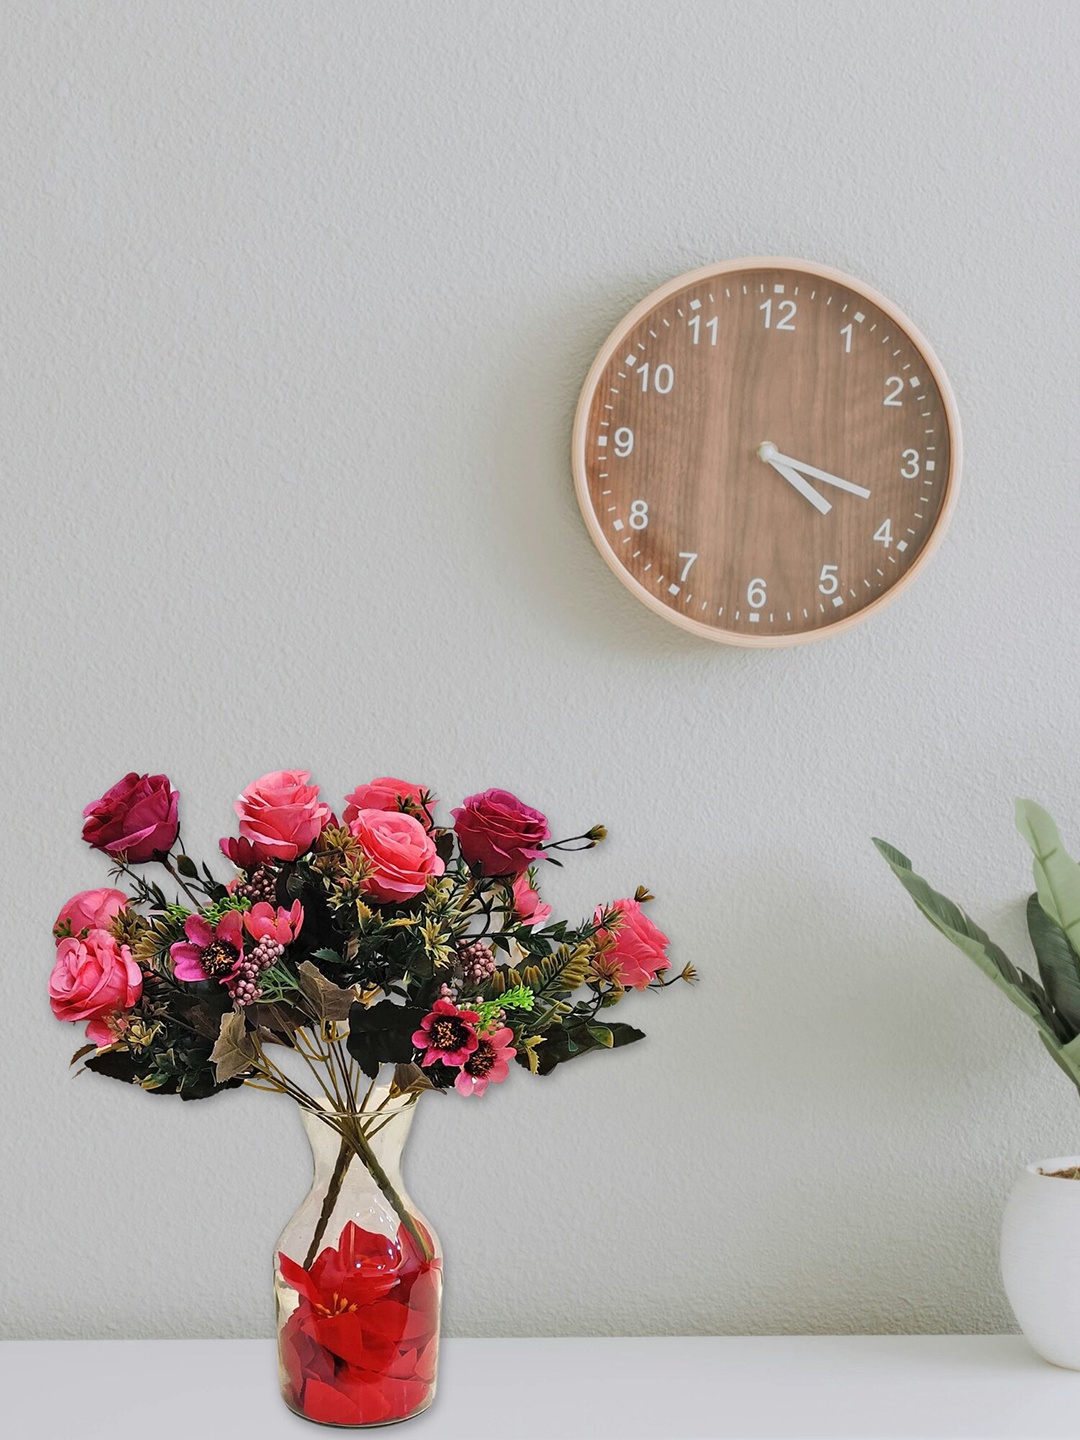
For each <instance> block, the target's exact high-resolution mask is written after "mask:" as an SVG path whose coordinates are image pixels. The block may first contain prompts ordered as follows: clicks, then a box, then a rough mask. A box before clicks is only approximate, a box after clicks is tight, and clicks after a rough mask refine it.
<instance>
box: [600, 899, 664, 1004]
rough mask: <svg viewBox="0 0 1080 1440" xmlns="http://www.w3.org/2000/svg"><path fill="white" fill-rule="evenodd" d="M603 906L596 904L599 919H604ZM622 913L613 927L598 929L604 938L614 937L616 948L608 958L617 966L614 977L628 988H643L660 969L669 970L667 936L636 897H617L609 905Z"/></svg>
mask: <svg viewBox="0 0 1080 1440" xmlns="http://www.w3.org/2000/svg"><path fill="white" fill-rule="evenodd" d="M604 908H605V907H604V906H603V905H598V906H597V907H596V916H595V918H596V919H597V920H600V919H602V918H603V914H604ZM607 909H609V910H617V911H618V912H619V920H618V923H617V924H616V925H613V926H612V928H611V929H610V930H604V929H601V930H599V931H597V934H598V936H599V937H600V938H601V939H606V938H609V937H610V938H612V939H613V940H614V942H615V944H614V947H613V948H612V949H611V950H609V951H608V958H609V959H610V960H612V961H614V963H615V965H616V967H617V973H616V976H615V978H616V979H617V980H618V982H619V984H620V985H622V986H625V988H626V989H631V988H633V989H634V990H644V989H645V987H646V986H647V985H648V983H649V981H650V980H652V979H654V978H655V976H657V975H658V974H659V973H660V971H661V970H667V969H668V968H669V966H670V965H671V961H670V960H669V959H668V958H667V947H668V937H667V936H666V935H665V934H664V932H663V931H662V930H661V929H660V928H659V927H658V926H656V925H654V924H653V922H652V921H651V920H650V919H649V917H648V916H647V915H646V914H645V912H644V910H642V908H641V906H640V905H639V904H638V902H637V901H636V900H616V901H615V902H614V903H613V904H612V905H609V906H608V907H607Z"/></svg>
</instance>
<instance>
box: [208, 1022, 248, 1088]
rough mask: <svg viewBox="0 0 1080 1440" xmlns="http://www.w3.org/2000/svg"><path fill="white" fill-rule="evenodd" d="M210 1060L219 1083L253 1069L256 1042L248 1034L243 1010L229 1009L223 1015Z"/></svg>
mask: <svg viewBox="0 0 1080 1440" xmlns="http://www.w3.org/2000/svg"><path fill="white" fill-rule="evenodd" d="M210 1061H211V1063H212V1064H213V1066H214V1075H215V1078H216V1079H217V1083H218V1084H219V1085H223V1084H224V1083H225V1081H226V1080H234V1079H235V1078H236V1077H237V1076H238V1075H242V1074H244V1073H245V1071H249V1070H250V1069H251V1067H252V1065H253V1064H254V1062H255V1043H254V1041H253V1040H252V1038H251V1036H250V1035H249V1034H248V1031H247V1026H246V1024H245V1023H244V1016H243V1013H242V1012H241V1011H239V1010H229V1011H227V1012H226V1014H224V1015H223V1016H222V1017H221V1030H220V1032H219V1034H218V1038H217V1044H216V1045H215V1046H214V1048H213V1050H212V1051H211V1054H210Z"/></svg>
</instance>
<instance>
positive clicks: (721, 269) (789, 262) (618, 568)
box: [571, 255, 963, 650]
mask: <svg viewBox="0 0 1080 1440" xmlns="http://www.w3.org/2000/svg"><path fill="white" fill-rule="evenodd" d="M768 269H777V270H783V269H792V270H798V271H800V272H802V273H803V274H806V275H811V276H814V277H815V278H816V279H819V280H826V281H831V282H832V283H834V284H837V285H843V286H845V287H847V288H848V289H851V290H854V291H855V292H856V294H859V295H861V296H863V298H864V299H866V300H867V301H869V302H870V304H872V305H876V306H877V307H878V309H879V310H881V311H882V312H883V313H884V314H886V315H887V316H888V317H889V319H890V320H892V321H893V323H894V324H896V325H898V326H899V327H900V329H901V330H902V331H903V332H904V333H905V334H906V335H907V337H908V339H909V340H910V341H911V342H912V344H913V345H914V346H915V347H916V349H917V350H918V351H919V353H920V355H921V356H922V357H923V359H924V360H925V361H926V366H927V369H928V370H929V371H930V373H931V375H932V377H933V380H934V384H935V385H936V386H937V390H938V393H939V395H940V396H941V403H942V406H943V409H944V413H945V422H946V425H947V427H948V432H949V473H948V477H947V479H946V482H945V494H944V499H943V501H942V504H941V509H940V511H939V512H938V516H937V519H936V520H935V522H934V527H933V529H932V530H931V532H930V534H929V536H928V537H927V539H926V542H925V544H924V545H923V547H922V549H921V551H920V552H919V554H918V555H917V556H916V558H915V559H914V560H913V561H912V563H911V565H910V566H909V567H908V569H907V571H906V572H905V574H904V575H902V576H901V577H900V579H899V580H897V581H896V583H895V584H893V585H891V586H890V587H889V589H887V590H886V591H884V593H883V594H881V595H879V596H877V598H876V599H874V600H872V601H870V603H869V604H868V605H865V606H863V608H862V609H861V610H858V611H856V612H855V613H854V614H850V615H844V616H843V617H841V618H840V619H839V620H836V621H835V622H833V623H832V624H831V625H827V626H822V627H821V628H819V629H813V630H807V631H802V632H799V633H796V634H789V635H767V634H762V635H747V634H745V633H741V632H737V631H734V630H725V629H722V628H720V627H718V626H714V625H705V624H702V622H701V621H699V620H695V619H693V618H692V617H691V616H689V615H683V614H680V613H679V612H678V611H675V610H672V609H670V608H669V607H668V606H667V605H665V604H664V603H663V601H662V600H660V599H658V598H657V596H656V595H654V594H653V592H652V591H651V590H648V589H646V587H645V586H644V585H642V584H641V583H640V582H639V581H638V580H636V579H635V578H634V577H633V575H631V574H630V573H629V571H627V570H626V569H625V568H624V566H623V565H622V564H621V563H620V562H619V560H618V558H617V557H616V554H615V551H614V550H613V549H612V547H611V544H610V542H609V540H608V538H607V536H606V535H605V534H604V531H603V528H602V526H601V524H600V521H599V519H598V518H597V515H596V512H595V510H594V509H593V504H592V499H591V497H590V494H589V480H588V473H587V471H586V467H585V445H586V431H587V428H588V421H589V412H590V409H591V406H592V400H593V396H594V394H595V391H596V387H597V385H598V384H599V383H600V380H601V377H602V376H603V373H604V371H605V369H606V368H607V365H608V363H609V361H610V360H611V358H612V356H613V355H614V354H615V352H616V351H617V350H618V349H619V348H620V346H621V345H622V343H623V342H624V340H625V338H626V336H627V334H628V333H629V332H630V331H631V330H633V329H634V327H635V326H636V325H637V324H638V323H639V321H641V320H642V319H644V317H645V316H646V315H648V314H649V312H650V311H651V310H653V309H654V308H655V307H656V306H657V305H660V304H661V303H662V302H663V301H665V300H667V299H668V298H669V297H670V296H672V295H676V294H678V292H679V291H681V290H685V289H687V288H688V287H690V286H692V285H697V284H701V283H703V282H704V281H706V280H712V279H715V278H716V277H717V276H720V275H730V274H733V273H736V272H738V271H744V270H768ZM962 453H963V440H962V435H961V430H960V415H959V411H958V409H957V405H956V397H955V395H954V394H953V389H952V386H951V385H950V383H949V379H948V376H947V375H946V374H945V371H944V369H943V368H942V364H941V361H940V360H939V359H938V357H937V354H936V353H935V351H934V348H933V346H932V345H931V344H930V342H929V340H927V338H926V336H925V335H923V333H922V331H921V330H919V328H918V326H916V325H915V324H913V323H912V321H911V320H910V318H909V317H908V316H907V315H906V314H905V313H904V312H903V311H902V310H901V309H900V308H899V307H898V306H897V305H894V304H893V302H892V301H891V300H890V299H889V298H888V297H887V296H885V295H882V294H881V292H880V291H879V290H876V289H875V288H874V287H873V286H872V285H868V284H866V282H865V281H863V280H859V279H856V277H855V276H853V275H849V274H847V272H846V271H843V270H837V269H835V268H834V267H833V266H829V265H819V264H817V263H815V262H813V261H809V260H798V259H795V258H793V257H791V256H784V255H750V256H745V257H743V258H741V259H736V260H723V261H720V262H718V263H716V264H713V265H701V266H698V267H697V268H696V269H694V270H687V271H684V272H683V274H681V275H676V276H675V277H674V278H673V279H671V280H669V281H667V282H666V283H665V284H663V285H661V286H659V288H658V289H656V290H653V291H651V292H650V293H649V294H648V295H646V296H645V297H644V299H642V300H641V301H639V303H638V304H637V305H635V306H634V308H633V309H632V310H630V311H629V312H628V313H627V314H626V315H624V316H623V317H622V319H621V320H620V321H619V323H618V324H617V325H616V326H615V328H614V329H613V330H612V331H611V333H610V335H609V336H608V338H607V339H606V340H605V342H604V344H603V345H602V346H601V347H600V350H599V352H598V354H597V356H596V359H595V360H594V361H593V363H592V365H591V366H590V367H589V372H588V374H587V375H586V377H585V382H584V384H583V385H582V387H581V394H580V396H579V398H578V403H577V410H576V412H575V415H574V428H573V433H572V437H571V458H572V468H573V474H574V489H575V492H576V494H577V500H578V506H579V507H580V509H581V513H582V517H583V518H584V521H585V525H586V527H587V529H588V531H589V534H590V536H591V537H592V540H593V543H594V544H595V546H596V548H597V550H598V551H599V552H600V555H601V556H602V557H603V559H604V561H605V563H606V564H607V566H608V568H609V569H610V570H611V571H612V572H613V573H614V574H615V576H616V577H617V578H618V579H619V580H620V581H621V583H622V584H623V585H624V586H625V587H626V588H627V589H628V590H629V591H630V593H631V594H632V595H635V596H636V597H637V598H638V599H639V600H640V601H642V603H643V604H645V605H647V606H648V608H649V609H650V610H652V611H653V612H654V613H655V614H657V615H659V616H661V617H662V618H663V619H664V620H667V621H668V622H669V623H670V624H672V625H677V626H679V628H680V629H682V630H688V631H690V632H691V633H692V634H694V635H698V636H701V637H702V638H704V639H706V640H712V641H713V642H714V643H719V644H724V645H739V646H744V647H747V648H751V649H755V650H761V649H775V648H778V647H781V646H791V645H808V644H810V643H812V642H813V641H815V640H824V639H826V638H828V637H830V636H833V635H839V634H840V633H841V632H843V631H845V630H850V629H851V628H852V627H853V626H855V625H860V624H862V622H863V621H864V620H867V619H869V618H870V616H871V615H876V614H878V613H879V611H881V610H883V609H884V608H885V606H886V605H891V604H892V602H893V601H894V600H896V599H898V598H899V597H900V596H901V595H902V594H903V593H904V591H905V590H906V589H907V588H908V586H909V585H910V584H911V583H912V581H913V580H914V579H915V578H916V577H917V576H918V575H921V574H922V572H923V570H924V568H925V567H926V565H927V564H928V563H929V561H930V560H931V559H932V557H933V555H934V554H935V552H936V551H937V548H938V546H939V545H940V544H941V541H942V539H943V538H944V536H945V532H946V530H947V529H948V527H949V521H950V520H951V519H952V514H953V511H954V509H955V508H956V497H957V494H958V492H959V488H960V474H961V460H962Z"/></svg>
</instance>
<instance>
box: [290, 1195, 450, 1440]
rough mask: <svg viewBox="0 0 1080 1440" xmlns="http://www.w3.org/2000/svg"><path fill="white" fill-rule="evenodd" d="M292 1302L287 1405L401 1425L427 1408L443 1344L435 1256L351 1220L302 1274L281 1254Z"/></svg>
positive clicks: (353, 1421)
mask: <svg viewBox="0 0 1080 1440" xmlns="http://www.w3.org/2000/svg"><path fill="white" fill-rule="evenodd" d="M278 1266H279V1269H280V1272H281V1277H282V1279H283V1280H284V1281H285V1282H286V1283H287V1284H288V1285H290V1286H291V1287H292V1288H293V1289H294V1290H295V1291H296V1296H297V1305H296V1309H295V1311H294V1312H293V1313H292V1315H291V1316H290V1317H289V1319H288V1320H287V1321H286V1322H285V1325H284V1327H283V1328H282V1330H281V1334H280V1346H281V1359H282V1365H283V1368H284V1371H285V1378H286V1382H287V1387H288V1388H287V1392H286V1398H287V1400H288V1402H289V1404H290V1405H291V1406H292V1407H293V1408H294V1409H295V1410H297V1411H298V1412H299V1413H300V1414H302V1415H306V1416H307V1417H308V1419H310V1420H319V1421H321V1422H322V1423H324V1424H330V1425H380V1424H387V1423H389V1422H391V1421H394V1420H404V1419H406V1418H407V1417H408V1416H410V1415H415V1414H416V1413H417V1411H419V1410H422V1409H424V1407H425V1406H426V1405H427V1404H428V1403H429V1400H430V1396H431V1391H432V1388H433V1386H434V1383H435V1369H436V1363H437V1360H438V1344H439V1333H438V1332H439V1286H440V1283H441V1276H440V1273H439V1270H440V1262H439V1260H438V1259H430V1260H425V1259H424V1256H423V1253H422V1252H421V1250H420V1249H419V1247H418V1246H417V1245H416V1242H415V1241H414V1240H413V1238H412V1236H411V1235H410V1234H409V1233H408V1231H407V1230H406V1229H405V1227H404V1225H402V1226H400V1227H399V1229H398V1232H397V1235H396V1237H391V1236H389V1235H384V1234H380V1233H379V1232H377V1231H372V1230H363V1229H361V1227H360V1226H359V1225H357V1224H356V1223H355V1222H353V1221H350V1222H349V1223H348V1224H347V1225H346V1226H345V1228H344V1229H343V1230H342V1232H341V1237H340V1239H339V1240H338V1244H337V1248H336V1249H335V1248H334V1247H333V1246H328V1247H327V1248H326V1249H325V1250H323V1251H322V1252H321V1254H320V1255H319V1256H318V1258H317V1259H316V1260H315V1261H314V1262H313V1264H312V1265H311V1267H310V1269H306V1270H305V1269H304V1267H303V1266H302V1265H299V1264H297V1263H296V1261H294V1260H290V1259H289V1257H288V1256H287V1255H285V1254H279V1256H278Z"/></svg>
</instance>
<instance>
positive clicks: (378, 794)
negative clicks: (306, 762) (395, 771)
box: [342, 775, 436, 830]
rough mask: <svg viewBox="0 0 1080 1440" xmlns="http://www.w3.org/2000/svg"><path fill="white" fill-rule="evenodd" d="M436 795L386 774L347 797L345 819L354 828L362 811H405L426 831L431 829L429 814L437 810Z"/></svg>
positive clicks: (343, 813) (419, 786)
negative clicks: (428, 812)
mask: <svg viewBox="0 0 1080 1440" xmlns="http://www.w3.org/2000/svg"><path fill="white" fill-rule="evenodd" d="M425 804H426V806H427V810H425V808H424V807H425ZM435 804H436V801H435V796H434V795H432V793H431V791H430V790H428V789H427V788H426V787H425V786H423V785H410V783H409V782H408V780H395V779H394V777H393V776H392V775H382V776H380V777H379V779H378V780H371V781H369V782H368V783H367V784H366V785H359V786H357V788H356V789H355V790H354V791H353V792H352V794H351V795H346V796H345V809H344V810H343V811H342V818H343V819H344V821H345V824H346V825H351V824H352V822H353V821H354V820H355V819H356V817H357V815H358V813H359V812H360V811H361V810H403V811H405V813H406V814H408V815H412V816H414V817H415V818H416V819H417V820H419V821H420V823H421V825H423V826H424V827H425V829H428V830H430V829H431V826H432V821H431V820H429V818H428V814H427V811H429V810H433V809H434V808H435Z"/></svg>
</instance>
